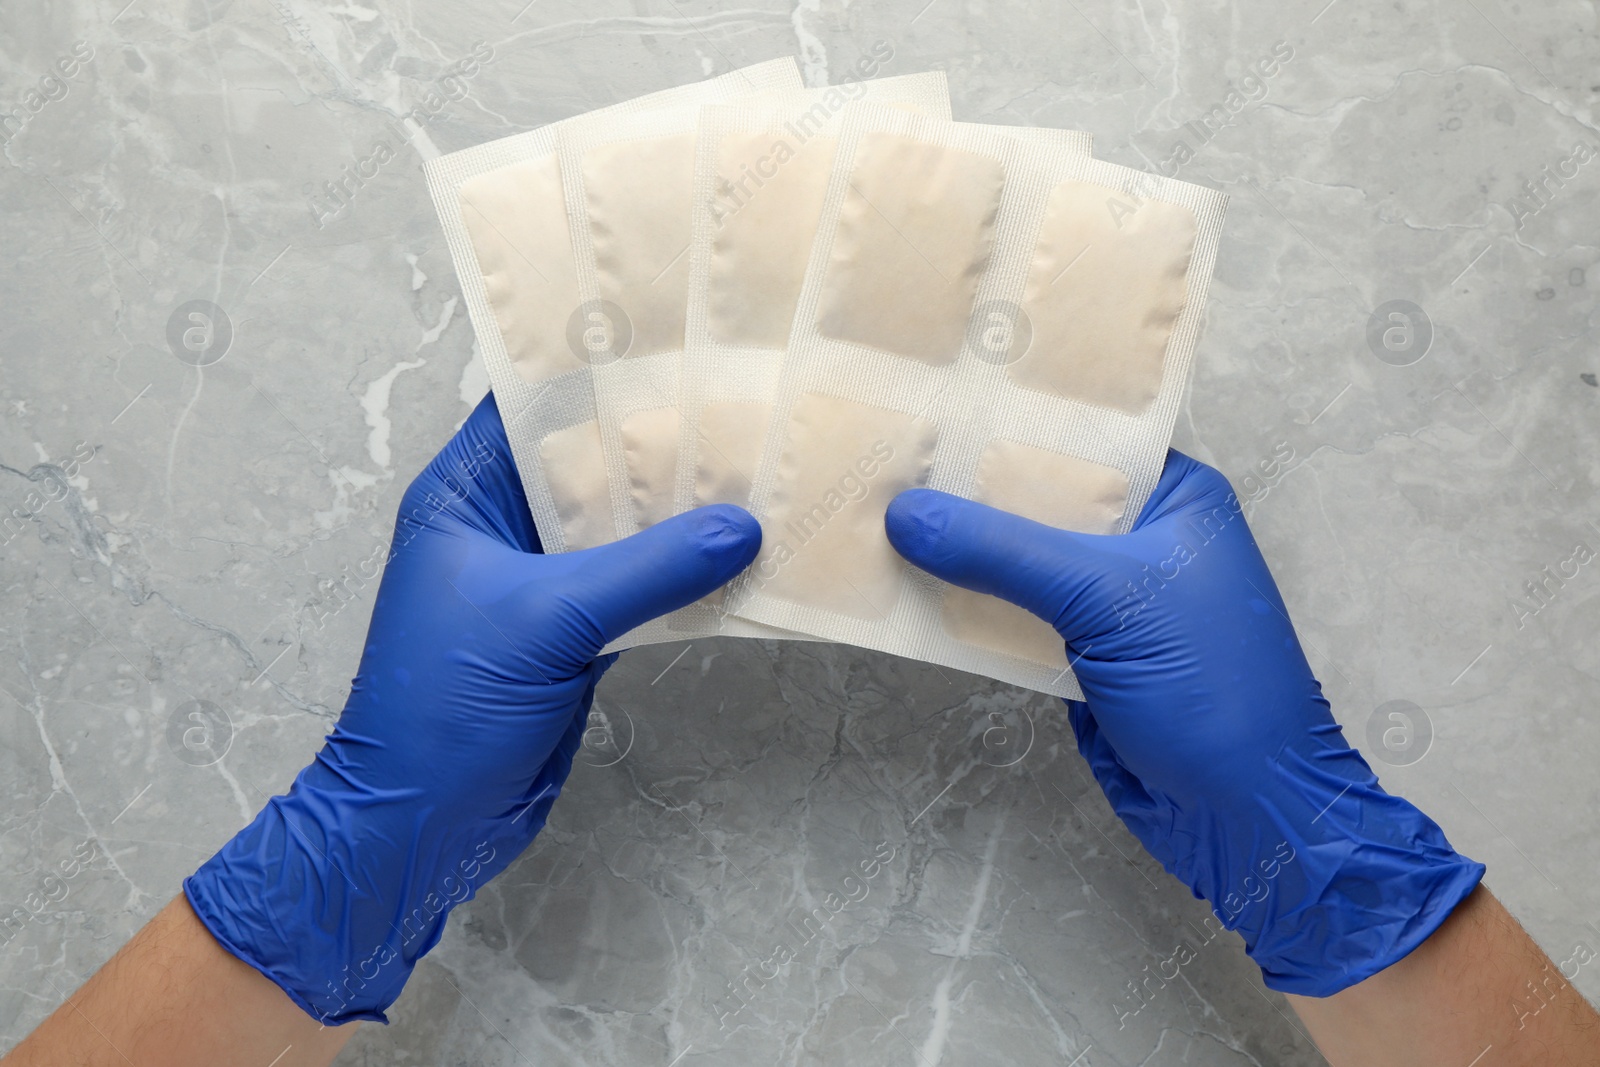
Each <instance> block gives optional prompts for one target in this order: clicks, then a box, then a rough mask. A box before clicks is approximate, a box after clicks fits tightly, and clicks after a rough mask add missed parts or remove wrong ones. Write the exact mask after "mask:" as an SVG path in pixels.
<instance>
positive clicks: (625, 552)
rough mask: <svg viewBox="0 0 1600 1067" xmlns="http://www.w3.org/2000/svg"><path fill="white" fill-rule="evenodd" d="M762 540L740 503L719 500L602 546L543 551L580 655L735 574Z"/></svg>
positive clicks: (549, 579)
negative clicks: (558, 552) (738, 504)
mask: <svg viewBox="0 0 1600 1067" xmlns="http://www.w3.org/2000/svg"><path fill="white" fill-rule="evenodd" d="M760 547H761V526H760V524H759V523H757V522H756V520H755V519H754V518H752V517H751V515H750V513H749V512H747V511H745V510H744V509H743V508H738V507H734V506H733V505H731V504H714V505H712V506H710V507H704V508H696V509H695V510H694V511H688V512H685V513H683V514H682V515H674V516H673V517H672V518H670V519H666V520H664V521H662V522H659V523H657V524H656V525H654V526H652V527H650V528H649V529H647V530H644V531H642V532H640V533H636V534H634V535H633V536H632V537H625V538H623V539H622V540H621V541H614V542H612V543H611V544H609V545H601V546H600V547H598V548H588V549H583V550H582V551H578V552H566V553H561V554H559V555H554V556H544V557H540V562H541V565H542V566H543V567H544V568H545V569H546V571H545V579H544V580H545V581H546V582H547V583H548V585H547V588H549V590H550V591H551V592H553V593H555V594H556V596H557V598H558V599H559V601H560V602H561V603H563V605H564V606H565V608H566V609H567V610H565V611H563V612H562V613H561V614H562V616H563V619H562V621H563V623H564V624H565V625H566V626H567V627H570V631H569V633H568V635H567V636H568V638H569V641H570V644H569V649H570V651H571V652H572V653H573V654H574V655H575V656H576V657H577V658H578V660H579V661H580V662H587V661H588V660H590V659H593V658H594V656H595V655H596V654H598V653H599V651H600V649H601V648H603V647H605V646H606V645H607V644H609V643H610V642H611V641H613V640H615V639H616V638H618V637H621V636H622V635H623V634H625V633H627V632H628V631H629V630H631V629H633V628H634V627H635V626H638V625H640V624H642V623H645V622H648V621H650V620H651V619H654V618H656V617H657V616H660V615H666V614H668V613H669V612H673V611H676V610H677V609H679V608H681V607H683V606H684V605H686V604H692V603H693V602H694V601H696V600H699V599H700V598H701V597H703V596H705V595H706V594H707V593H709V592H711V591H712V590H713V589H715V588H717V587H718V586H720V585H722V584H723V583H725V582H727V581H728V579H730V578H732V577H733V576H734V575H736V574H738V573H739V572H740V571H742V570H743V569H744V568H745V567H747V566H749V565H750V561H751V560H753V559H755V556H756V552H757V550H759V549H760Z"/></svg>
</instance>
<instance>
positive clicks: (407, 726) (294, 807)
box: [184, 398, 761, 1024]
mask: <svg viewBox="0 0 1600 1067" xmlns="http://www.w3.org/2000/svg"><path fill="white" fill-rule="evenodd" d="M760 539H761V532H760V527H759V526H758V525H757V524H756V522H755V520H754V519H752V518H751V517H750V516H749V515H748V514H747V513H745V512H744V511H742V510H740V509H739V508H735V507H729V506H718V507H708V508H701V509H699V510H697V511H693V512H690V513H688V514H685V515H680V516H677V517H675V518H672V519H668V520H667V521H665V522H662V523H659V524H658V525H656V526H653V527H651V528H650V529H648V530H645V531H644V532H643V533H640V534H637V535H636V536H633V537H630V538H627V539H626V540H624V541H619V542H616V543H614V544H610V545H606V546H603V547H600V548H594V549H589V550H587V551H582V552H571V553H566V554H562V555H549V556H547V555H542V554H540V546H539V537H538V533H537V532H536V531H535V529H534V526H533V521H532V519H531V517H530V516H529V512H528V504H527V499H526V497H525V496H524V494H523V490H522V485H521V482H520V480H519V479H518V476H517V471H516V467H515V464H514V463H513V460H512V456H511V449H510V447H509V445H508V444H507V441H506V434H505V429H504V427H503V426H502V425H501V421H500V414H499V411H498V410H497V409H496V408H495V405H494V400H493V398H488V399H485V400H484V401H483V402H482V403H481V404H479V405H478V408H477V410H475V411H474V412H473V413H472V415H471V417H469V418H468V419H467V422H466V424H465V425H464V426H462V428H461V431H460V432H459V433H458V434H456V436H455V437H454V438H453V439H452V440H451V441H450V443H449V444H447V445H446V446H445V448H444V450H443V451H442V452H440V453H439V455H438V456H437V457H436V458H435V459H434V460H433V462H432V463H431V464H429V465H428V467H427V468H426V469H425V470H424V471H423V472H422V473H421V474H420V475H418V476H417V479H416V480H415V481H414V482H413V483H412V484H411V487H410V488H409V489H408V490H407V491H406V494H405V498H404V500H403V501H402V503H401V505H400V517H399V520H398V521H397V523H396V525H395V536H394V542H393V544H392V547H391V552H390V555H389V562H388V566H387V568H386V569H385V571H384V574H383V580H382V583H381V585H380V587H379V590H378V595H377V599H376V603H375V605H374V607H373V612H372V623H371V626H370V629H369V630H368V633H367V643H366V649H365V651H364V652H363V654H362V657H361V668H360V672H359V673H358V674H357V675H356V678H355V682H354V685H353V687H352V689H351V692H350V697H349V700H348V702H347V703H346V704H345V708H344V711H343V714H341V715H340V717H339V722H338V725H337V726H336V727H335V728H334V730H333V732H332V733H331V734H330V735H329V736H328V739H327V742H326V744H324V746H323V748H322V750H321V751H320V752H319V753H318V754H317V757H316V759H315V761H314V762H312V764H311V765H310V766H308V767H307V768H306V769H305V770H303V771H301V772H300V775H299V777H298V778H296V779H295V782H294V785H293V787H292V788H291V789H290V790H289V792H288V795H287V796H281V797H274V798H272V800H271V801H270V802H269V803H268V804H267V806H266V808H265V809H263V810H262V811H261V813H260V814H259V815H258V816H257V817H256V819H255V821H254V822H252V823H251V824H250V825H249V826H248V827H246V828H245V829H244V830H242V831H241V832H240V833H239V835H238V836H237V837H235V838H233V840H231V841H229V842H228V843H227V844H226V845H224V846H223V848H222V850H221V851H220V852H218V853H217V854H216V855H215V856H214V857H212V858H211V859H210V860H209V861H207V862H206V864H205V865H204V866H202V867H201V868H200V870H199V871H197V872H196V873H195V874H194V875H192V876H191V877H190V878H188V879H187V880H186V881H185V882H184V892H185V893H186V894H187V895H188V898H189V902H190V904H191V905H192V906H193V908H194V910H195V913H196V914H197V915H198V916H199V917H200V919H201V921H202V922H204V923H205V925H206V927H207V928H208V929H210V931H211V933H212V934H213V935H214V936H215V937H216V938H217V940H218V941H219V942H220V943H221V944H222V945H223V946H224V947H225V948H226V949H227V950H228V951H229V952H231V953H233V954H234V955H235V956H237V957H239V958H240V959H242V960H244V961H245V962H247V963H249V964H251V965H252V966H253V967H255V968H256V969H257V970H259V971H261V972H262V973H263V974H265V975H266V976H267V977H268V978H271V979H272V980H273V981H274V982H276V983H277V984H278V985H279V986H281V987H282V988H283V990H284V992H286V993H287V994H288V995H289V996H290V997H291V998H292V999H293V1000H294V1001H295V1003H297V1004H299V1005H300V1007H302V1008H304V1009H305V1010H306V1011H307V1012H309V1013H311V1014H312V1015H313V1016H315V1017H316V1018H318V1019H320V1020H322V1021H323V1022H324V1023H327V1024H338V1023H342V1022H347V1021H349V1020H352V1019H376V1020H379V1021H386V1020H385V1019H384V1015H383V1009H384V1008H386V1007H388V1005H389V1004H391V1003H393V1001H394V999H395V998H396V997H397V996H399V994H400V990H401V987H402V986H403V985H404V984H405V981H406V978H407V977H408V976H409V975H410V973H411V969H412V967H413V966H414V965H415V964H416V961H417V960H418V959H419V958H420V957H421V956H422V955H423V954H424V953H426V952H427V951H428V950H429V949H430V948H432V947H433V945H434V944H435V943H436V942H437V941H438V940H439V936H440V934H441V933H442V932H443V929H444V923H445V918H446V916H447V915H448V914H449V911H450V909H451V908H452V907H453V906H454V905H456V904H458V903H460V902H461V901H463V900H467V899H470V898H471V897H472V895H473V894H474V892H476V890H477V889H478V888H479V887H480V886H482V885H483V884H484V883H485V882H487V881H488V880H489V879H491V878H493V877H494V876H495V875H496V874H498V873H500V871H502V870H504V869H505V867H506V866H507V865H509V864H510V863H511V861H512V860H514V859H516V858H517V856H518V855H519V854H520V853H521V852H522V851H523V849H525V848H526V847H527V846H528V844H529V842H531V841H532V840H533V837H534V835H535V834H537V833H538V832H539V830H540V828H541V827H543V825H544V821H545V816H546V814H547V813H548V812H549V810H550V805H551V804H552V803H553V802H554V800H555V798H556V795H557V793H559V792H560V790H561V785H562V783H563V782H565V781H566V778H567V773H568V771H569V770H570V769H571V766H572V758H573V755H574V753H575V752H576V750H577V749H578V747H579V744H580V743H581V741H582V737H583V731H584V727H585V722H586V719H587V716H588V711H589V705H590V702H591V701H592V700H593V698H594V688H595V684H596V683H597V682H599V680H600V676H601V675H602V674H604V673H605V670H606V668H607V667H609V666H610V665H611V663H612V662H613V661H614V660H615V658H616V657H615V656H614V655H611V656H605V657H602V658H599V659H597V658H596V656H597V655H598V654H599V652H600V649H601V648H602V647H603V646H604V645H605V644H606V643H607V642H609V641H611V640H613V639H614V638H616V637H618V636H620V635H621V634H623V633H625V632H627V631H628V630H630V629H632V628H633V627H635V626H637V625H639V624H640V623H643V622H645V621H647V620H649V619H651V618H653V617H655V616H658V615H662V614H665V613H667V612H670V611H673V610H675V609H677V608H680V607H682V606H684V605H685V604H689V603H691V602H693V601H695V600H697V599H699V598H700V597H701V596H703V595H705V594H706V593H708V592H710V591H711V590H712V589H715V588H716V587H717V586H720V585H722V584H723V583H724V582H726V581H727V580H728V579H729V578H731V577H733V576H734V574H736V573H737V572H738V571H740V570H742V569H743V568H744V567H745V566H746V565H747V564H748V563H749V562H750V560H751V559H752V558H754V556H755V554H756V549H757V548H758V547H759V544H760Z"/></svg>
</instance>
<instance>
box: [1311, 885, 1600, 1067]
mask: <svg viewBox="0 0 1600 1067" xmlns="http://www.w3.org/2000/svg"><path fill="white" fill-rule="evenodd" d="M1595 961H1596V956H1595V955H1594V953H1593V951H1592V950H1588V949H1587V948H1585V947H1583V946H1580V948H1579V949H1578V951H1577V952H1576V953H1575V954H1569V958H1567V959H1565V960H1563V961H1560V962H1557V961H1553V960H1551V959H1550V957H1548V956H1547V955H1545V953H1544V952H1543V951H1542V950H1541V949H1540V948H1539V946H1538V945H1537V944H1535V943H1534V941H1533V939H1532V938H1531V937H1529V936H1528V935H1527V933H1526V932H1525V931H1524V930H1523V929H1522V927H1521V926H1520V925H1518V923H1517V921H1516V920H1515V919H1513V918H1512V917H1511V915H1510V914H1509V913H1508V912H1507V911H1506V909H1505V907H1504V906H1503V905H1501V903H1500V902H1499V901H1498V900H1496V899H1495V898H1494V896H1493V894H1491V893H1490V892H1489V890H1488V889H1487V888H1485V887H1484V886H1481V885H1480V886H1479V887H1478V888H1477V889H1476V890H1475V891H1474V892H1473V893H1472V894H1471V895H1470V896H1468V897H1467V898H1466V899H1465V900H1464V901H1462V902H1461V904H1460V905H1458V906H1457V907H1456V909H1455V911H1453V912H1452V913H1451V914H1450V917H1449V918H1447V919H1446V920H1445V921H1444V924H1443V925H1441V926H1440V927H1439V929H1438V930H1436V931H1435V932H1434V934H1433V936H1432V937H1430V938H1428V940H1426V941H1424V942H1423V943H1422V944H1421V945H1420V946H1419V947H1418V948H1417V949H1416V950H1415V951H1413V952H1412V953H1411V954H1410V955H1408V956H1406V957H1404V958H1403V959H1401V960H1400V961H1399V962H1397V963H1395V964H1393V965H1392V966H1390V967H1388V968H1386V969H1385V970H1382V971H1379V972H1378V973H1377V974H1375V975H1373V976H1372V977H1371V978H1368V979H1366V980H1365V981H1363V982H1360V983H1359V984H1357V985H1354V986H1351V987H1350V988H1349V989H1346V990H1344V991H1342V992H1339V993H1335V994H1334V995H1333V996H1330V997H1323V998H1313V997H1299V996H1292V995H1291V996H1290V997H1289V1003H1290V1004H1291V1005H1292V1006H1293V1007H1294V1010H1295V1011H1296V1013H1298V1014H1299V1016H1300V1018H1301V1019H1302V1020H1304V1022H1305V1024H1306V1027H1307V1029H1308V1030H1310V1032H1311V1036H1312V1038H1313V1040H1315V1041H1316V1043H1317V1047H1318V1048H1320V1049H1321V1050H1322V1054H1323V1055H1324V1056H1326V1057H1327V1059H1328V1062H1329V1063H1330V1064H1332V1065H1333V1067H1435V1065H1437V1067H1469V1065H1470V1067H1520V1065H1530V1067H1531V1065H1534V1064H1537V1065H1539V1067H1586V1065H1593V1064H1596V1063H1600V1015H1597V1014H1596V1013H1595V1010H1594V1009H1593V1008H1592V1007H1590V1006H1589V1003H1588V1002H1587V1001H1586V1000H1585V999H1584V998H1583V996H1582V994H1580V993H1579V992H1578V991H1577V989H1575V988H1574V987H1573V986H1572V983H1571V979H1572V978H1573V977H1574V976H1576V974H1577V972H1578V970H1579V969H1580V968H1581V967H1583V966H1584V965H1586V964H1587V963H1591V962H1595Z"/></svg>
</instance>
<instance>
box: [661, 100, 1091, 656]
mask: <svg viewBox="0 0 1600 1067" xmlns="http://www.w3.org/2000/svg"><path fill="white" fill-rule="evenodd" d="M873 84H881V85H883V86H884V87H885V88H887V87H888V83H887V82H883V83H873ZM941 88H942V85H941ZM809 95H810V96H811V97H812V99H811V100H810V101H798V102H795V101H791V102H789V103H786V104H777V105H769V104H768V103H767V102H766V101H765V100H745V101H740V102H739V103H737V104H728V105H714V106H707V107H705V108H702V109H701V112H700V132H699V143H698V145H697V153H698V154H697V157H696V160H695V203H694V231H693V235H692V243H691V245H690V264H689V309H688V316H687V319H686V322H685V341H684V352H683V358H682V361H681V363H680V372H679V373H680V378H679V382H680V388H679V395H678V403H677V412H678V414H679V416H680V417H679V418H678V419H677V425H678V433H679V437H678V464H677V477H676V486H675V489H674V500H673V504H674V508H675V510H677V511H680V512H681V511H686V510H688V509H689V508H693V507H699V506H701V505H704V504H717V503H724V504H738V505H739V506H741V507H747V506H749V503H750V488H751V483H752V480H753V479H754V477H755V472H756V468H757V465H758V464H759V463H760V461H761V449H762V446H763V443H764V441H765V437H766V431H767V426H768V421H769V418H770V415H771V412H772V403H773V399H774V396H775V393H776V389H777V384H778V378H779V372H780V370H781V367H782V363H783V354H784V351H785V347H786V346H787V343H788V339H789V333H790V329H791V327H792V324H793V319H794V310H795V306H796V304H797V302H798V300H799V298H800V290H801V286H802V284H803V282H804V279H805V270H806V265H807V263H808V262H809V260H810V258H811V243H812V240H813V238H814V236H815V233H816V229H817V224H818V221H819V219H820V217H821V214H822V206H823V199H824V197H825V195H826V192H827V183H828V179H829V176H830V175H831V173H832V167H833V159H834V152H835V149H836V148H837V145H838V122H839V116H840V115H841V114H842V112H843V104H844V102H845V101H844V98H841V97H834V98H832V99H826V98H821V97H819V96H818V95H817V94H809ZM870 99H872V100H873V101H874V102H877V103H890V104H891V105H892V106H899V107H900V109H901V110H910V111H912V112H914V113H917V114H922V115H927V116H930V117H933V118H939V119H946V118H948V111H947V110H944V109H939V110H936V109H934V108H932V107H929V106H927V105H926V104H920V105H913V104H912V103H910V102H906V101H901V102H899V103H898V105H893V102H892V101H890V100H888V99H886V98H884V97H872V98H870ZM995 129H996V130H998V131H1000V132H1003V133H1007V134H1009V135H1012V136H1018V137H1023V138H1032V139H1037V140H1040V141H1043V142H1047V143H1051V144H1056V145H1059V146H1061V147H1062V148H1064V149H1066V150H1068V151H1074V152H1077V153H1080V154H1082V155H1084V156H1086V157H1087V156H1088V155H1089V153H1090V150H1091V147H1092V144H1093V139H1092V138H1091V136H1090V135H1089V134H1087V133H1082V132H1079V131H1076V130H1057V129H1043V128H1032V127H995ZM714 609H715V606H713V616H712V617H701V618H699V619H697V620H696V622H695V624H696V625H698V626H700V627H704V628H707V629H709V628H710V627H711V626H713V625H715V624H716V623H717V622H718V621H720V620H721V619H722V618H724V616H725V613H724V614H715V613H714ZM687 610H689V609H686V611H687ZM678 625H688V624H686V623H679V624H678ZM724 626H725V627H726V623H724Z"/></svg>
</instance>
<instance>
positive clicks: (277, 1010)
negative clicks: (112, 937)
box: [0, 896, 355, 1067]
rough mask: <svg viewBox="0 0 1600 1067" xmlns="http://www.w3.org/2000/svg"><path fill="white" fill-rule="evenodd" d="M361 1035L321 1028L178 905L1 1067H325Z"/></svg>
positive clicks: (152, 924)
mask: <svg viewBox="0 0 1600 1067" xmlns="http://www.w3.org/2000/svg"><path fill="white" fill-rule="evenodd" d="M354 1031H355V1026H354V1025H349V1026H341V1027H337V1028H332V1029H329V1028H324V1027H322V1026H320V1025H319V1024H318V1023H317V1021H316V1020H315V1019H312V1018H311V1017H310V1016H309V1015H307V1014H306V1013H305V1012H303V1011H301V1010H300V1008H298V1007H296V1006H295V1004H294V1002H293V1001H291V1000H290V999H289V998H288V996H286V995H285V994H284V992H283V990H281V989H279V988H278V987H277V986H276V985H274V984H273V983H272V982H271V981H269V980H268V979H267V978H265V977H263V976H262V975H261V974H260V973H259V972H258V971H256V970H255V968H253V967H251V966H249V965H248V964H245V963H242V962H240V961H239V960H238V959H236V958H234V957H233V956H232V955H230V954H229V953H228V952H227V951H226V950H224V949H223V948H222V946H220V945H218V944H217V942H216V940H215V939H214V938H212V936H211V934H210V933H209V932H208V931H207V930H206V928H205V927H204V926H202V925H201V923H200V920H199V919H197V918H195V914H194V912H193V911H192V910H191V909H190V907H189V902H188V901H187V900H186V899H184V898H183V897H182V896H179V897H178V898H177V899H176V900H174V901H173V902H172V903H170V904H168V905H167V906H166V907H165V908H164V909H162V911H161V913H160V914H158V915H157V916H156V917H155V918H154V919H151V920H150V922H149V923H148V924H146V925H145V927H144V929H142V930H140V931H139V932H138V933H137V934H135V935H134V938H133V940H132V941H129V942H128V943H127V944H126V945H124V946H123V947H122V949H121V950H120V951H119V952H118V953H117V954H116V955H115V956H113V957H111V959H110V960H109V961H108V962H107V963H106V965H105V966H104V967H102V968H100V970H99V971H98V972H96V974H95V975H94V977H92V978H90V979H89V980H88V981H87V982H85V983H84V985H83V988H82V989H79V990H78V991H77V992H76V993H74V994H72V996H71V997H69V998H68V999H67V1002H66V1003H65V1004H63V1005H61V1007H59V1008H57V1009H56V1011H55V1013H54V1014H53V1015H51V1016H50V1018H48V1019H46V1020H45V1022H44V1023H43V1025H41V1026H40V1027H39V1028H38V1029H37V1030H35V1031H34V1032H33V1034H32V1035H31V1036H30V1037H28V1039H27V1040H26V1041H24V1042H23V1043H22V1044H20V1045H18V1046H17V1047H16V1048H15V1049H13V1050H12V1052H11V1054H10V1055H8V1056H6V1057H5V1059H4V1060H3V1061H0V1067H61V1065H63V1064H75V1065H78V1064H81V1065H84V1067H101V1065H104V1067H128V1065H129V1064H132V1065H133V1067H215V1065H217V1064H223V1063H255V1064H259V1065H260V1067H267V1065H268V1064H272V1065H273V1067H324V1065H326V1064H328V1063H331V1062H332V1061H333V1058H334V1056H336V1055H338V1052H339V1049H340V1048H342V1047H343V1046H344V1043H345V1042H346V1041H348V1040H349V1039H350V1035H351V1034H352V1033H354Z"/></svg>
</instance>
